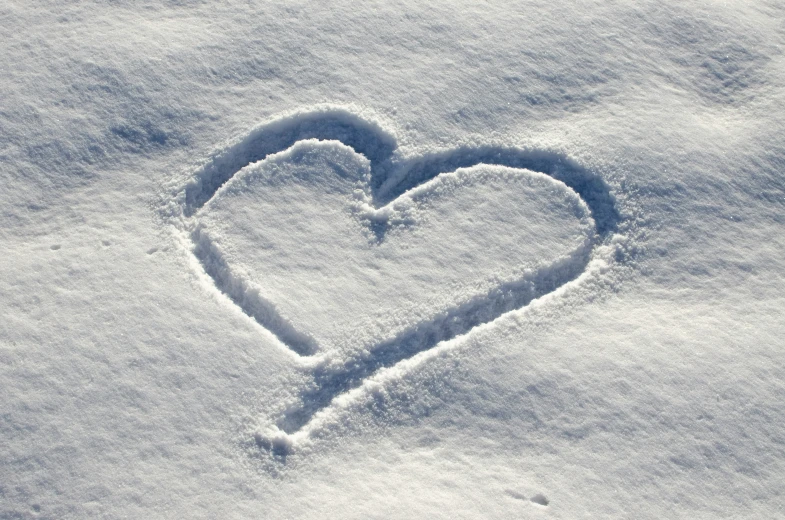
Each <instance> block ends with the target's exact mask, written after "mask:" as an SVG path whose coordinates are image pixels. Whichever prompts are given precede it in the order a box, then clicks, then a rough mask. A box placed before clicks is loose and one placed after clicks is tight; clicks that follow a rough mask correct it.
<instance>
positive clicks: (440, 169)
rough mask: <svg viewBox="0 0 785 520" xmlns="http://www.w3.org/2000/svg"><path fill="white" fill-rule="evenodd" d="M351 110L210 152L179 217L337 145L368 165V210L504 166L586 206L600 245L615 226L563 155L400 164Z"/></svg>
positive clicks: (596, 182)
mask: <svg viewBox="0 0 785 520" xmlns="http://www.w3.org/2000/svg"><path fill="white" fill-rule="evenodd" d="M357 112H358V111H356V110H352V109H348V108H345V107H339V106H332V105H325V106H320V107H316V108H311V109H308V110H299V111H295V112H292V113H290V114H288V115H285V116H282V117H277V118H275V119H274V120H271V121H268V122H265V123H262V124H261V125H259V126H257V127H256V128H254V129H253V130H252V131H250V132H249V133H248V134H247V135H245V136H244V137H241V138H238V139H235V140H234V141H232V142H230V143H229V144H228V145H226V146H225V147H223V148H222V149H220V150H218V151H217V152H215V153H214V154H212V156H211V157H210V159H209V160H208V161H207V162H205V164H203V165H202V166H201V167H200V168H198V169H197V170H196V171H195V172H194V173H193V175H192V176H191V178H190V180H189V181H188V182H187V184H186V186H185V189H184V190H182V192H181V195H180V197H179V200H180V211H181V212H182V214H183V215H184V216H186V217H190V216H192V215H193V214H194V213H196V212H197V211H198V210H199V209H200V208H201V207H202V206H204V205H205V204H206V203H207V202H208V201H209V200H210V199H211V198H212V197H213V196H214V195H215V193H216V192H217V191H218V189H219V188H220V187H221V186H223V185H224V184H225V183H226V182H227V181H228V180H230V179H231V178H232V177H233V176H234V175H235V174H236V173H237V172H239V171H240V170H241V169H243V168H244V167H245V166H247V165H248V164H251V163H253V162H256V161H260V160H262V159H264V158H266V157H268V156H270V155H272V154H275V153H278V152H281V151H284V150H286V149H288V148H290V147H291V146H292V145H294V144H295V143H296V142H298V141H302V140H306V139H318V140H334V141H340V142H341V143H343V144H345V145H346V146H349V147H351V148H353V149H354V151H356V152H357V153H359V154H362V155H363V156H365V157H366V158H367V159H368V160H369V161H370V164H371V179H370V190H371V197H372V202H373V204H374V205H375V206H377V207H379V206H383V205H384V204H386V203H388V202H390V201H391V200H393V199H395V198H396V197H397V196H399V195H401V194H402V193H404V192H406V191H408V190H409V189H411V188H412V187H414V186H417V185H419V184H422V183H424V182H426V181H428V180H430V179H433V178H434V177H436V176H437V175H439V174H441V173H446V172H451V171H454V170H456V169H458V168H466V167H470V166H474V165H477V164H488V165H499V166H508V167H511V168H520V169H527V170H532V171H535V172H540V173H544V174H546V175H549V176H551V177H553V178H555V179H557V180H559V181H561V182H563V183H564V184H566V185H567V186H568V187H570V188H571V189H572V190H574V191H575V192H576V193H577V194H578V196H579V197H581V199H583V200H584V202H585V203H586V205H587V206H588V207H589V209H590V211H591V213H592V217H593V218H594V221H595V223H596V227H597V233H598V235H599V237H600V238H601V239H604V238H606V237H608V236H610V235H611V234H612V233H613V232H614V231H615V230H616V228H617V225H618V223H619V220H620V215H619V213H618V211H617V210H616V205H615V201H614V197H613V195H612V194H611V192H610V189H609V187H608V185H607V184H606V183H605V182H604V181H603V180H602V178H601V177H600V176H599V175H597V174H596V173H595V172H593V171H591V170H589V169H586V168H584V167H582V166H581V165H579V164H578V163H576V162H575V161H573V160H571V159H569V158H568V157H566V156H565V155H563V154H561V153H557V152H552V151H548V150H540V149H531V148H513V147H509V146H496V145H492V144H489V145H483V146H465V145H462V146H459V147H456V148H453V149H446V150H440V151H436V152H429V153H426V154H422V155H420V156H417V157H415V158H404V157H402V156H400V154H399V153H398V152H397V151H396V150H397V139H396V137H395V135H394V133H393V132H392V131H391V130H389V129H387V128H386V127H385V126H384V125H382V124H380V123H379V122H377V121H374V120H372V119H370V118H367V117H365V116H363V115H361V114H359V113H357Z"/></svg>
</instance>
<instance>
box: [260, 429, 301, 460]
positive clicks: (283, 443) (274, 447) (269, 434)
mask: <svg viewBox="0 0 785 520" xmlns="http://www.w3.org/2000/svg"><path fill="white" fill-rule="evenodd" d="M253 439H254V442H255V443H256V446H257V447H259V449H261V450H263V451H266V452H268V453H270V454H271V455H274V456H278V457H285V456H287V455H290V454H291V453H293V452H294V446H295V439H294V435H290V434H288V433H286V432H285V431H283V430H281V429H280V428H278V427H277V426H271V427H269V428H267V429H266V430H265V431H263V432H262V431H257V432H256V433H254V436H253Z"/></svg>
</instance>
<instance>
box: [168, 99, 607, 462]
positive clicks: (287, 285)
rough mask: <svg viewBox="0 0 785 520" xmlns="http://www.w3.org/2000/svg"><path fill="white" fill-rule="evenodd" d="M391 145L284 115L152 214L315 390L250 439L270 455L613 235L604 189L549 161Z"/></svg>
mask: <svg viewBox="0 0 785 520" xmlns="http://www.w3.org/2000/svg"><path fill="white" fill-rule="evenodd" d="M396 147H397V146H396V139H395V137H394V135H393V134H392V133H391V132H389V131H387V130H385V129H383V128H382V127H381V126H380V125H378V124H376V123H374V122H372V121H369V120H366V119H364V118H362V117H361V116H358V115H356V114H354V113H353V112H351V111H349V110H346V109H343V108H335V107H325V108H319V109H316V110H312V111H308V112H297V113H294V114H291V115H288V116H285V117H281V118H279V119H277V120H274V121H272V122H269V123H266V124H263V125H261V126H259V127H257V128H256V129H254V130H253V131H252V132H251V133H250V134H249V135H248V136H246V137H245V138H244V139H242V140H239V141H237V142H235V143H233V144H231V145H229V146H228V147H226V148H224V149H223V150H221V151H219V152H218V153H216V154H214V156H213V157H212V158H211V160H210V161H209V162H207V163H206V164H205V165H204V166H203V167H202V168H200V169H199V170H197V172H196V173H195V174H194V175H192V176H191V178H190V180H189V182H188V183H187V184H186V186H185V188H184V189H181V190H179V192H178V195H177V196H176V197H175V198H174V199H173V201H172V202H173V203H172V205H170V206H169V210H170V215H175V216H176V217H177V218H175V219H174V221H175V222H177V223H178V227H179V228H180V229H181V230H182V231H184V232H185V233H186V235H187V237H188V239H189V240H190V241H192V243H193V248H192V251H193V254H194V255H195V257H196V258H197V259H198V260H199V262H200V264H201V266H202V268H203V269H204V272H205V273H206V274H207V275H209V278H210V279H212V281H213V283H214V284H215V286H216V287H217V288H218V289H219V290H220V291H221V292H222V293H223V294H224V295H226V296H227V297H228V299H229V300H230V301H231V302H233V303H234V304H235V305H237V306H238V307H239V308H240V309H242V311H243V312H244V313H245V314H247V315H248V316H249V317H250V318H252V319H253V320H255V321H256V322H257V323H258V324H259V325H261V326H262V327H264V328H265V329H266V330H267V331H269V332H270V333H272V334H273V335H274V336H275V337H276V338H277V339H278V340H279V341H280V342H281V343H282V344H283V345H284V346H285V348H288V349H290V350H291V351H292V352H294V353H296V355H297V356H298V357H299V358H300V359H302V360H309V364H308V366H309V367H310V370H312V373H313V377H314V381H315V385H314V386H313V388H311V389H308V390H305V391H303V392H302V394H301V399H300V401H301V402H300V406H297V407H295V408H293V409H290V410H288V411H287V412H286V413H285V416H284V417H283V418H282V420H281V421H280V422H279V423H278V426H277V427H276V428H275V429H274V432H273V433H271V434H270V435H267V436H261V435H260V436H259V437H258V438H257V442H258V444H259V445H260V446H266V447H267V448H270V449H272V451H273V452H276V451H277V452H285V451H286V450H288V449H290V448H291V446H292V443H293V442H294V441H295V440H296V439H297V438H302V437H307V436H308V434H309V432H310V431H312V430H313V428H314V426H313V423H314V422H315V418H316V416H317V415H322V416H323V415H324V414H325V413H326V412H325V411H324V410H325V409H329V408H330V405H331V402H334V400H335V399H336V397H338V396H340V395H342V394H346V393H347V392H350V391H351V390H352V389H355V388H357V387H359V386H361V385H362V384H363V382H364V381H367V380H368V379H369V378H371V377H372V376H374V374H377V373H379V372H380V371H381V370H382V369H384V368H386V367H391V366H393V365H395V364H396V363H399V362H401V361H403V360H405V359H408V358H411V357H412V356H414V355H416V354H418V353H420V352H423V351H425V350H428V349H431V348H433V347H434V346H436V345H437V344H438V343H440V342H442V341H445V340H448V339H451V338H453V337H456V336H458V335H461V334H465V333H467V332H469V331H470V330H471V329H472V328H474V327H476V326H478V325H481V324H483V323H487V322H490V321H492V320H494V319H496V318H498V317H499V316H501V315H502V314H504V313H506V312H509V311H512V310H515V309H519V308H521V307H524V306H526V305H527V304H528V303H529V302H531V301H532V300H534V299H536V298H539V297H541V296H543V295H545V294H547V293H549V292H552V291H554V290H555V289H557V288H559V287H560V286H562V285H564V284H565V283H567V282H569V281H571V280H574V279H576V278H578V277H579V276H580V275H581V274H582V273H583V272H584V270H585V268H586V266H587V265H588V263H589V261H590V259H591V258H592V254H593V251H594V250H595V249H596V247H597V246H598V245H601V244H604V243H607V242H608V241H609V240H610V237H611V235H612V234H613V232H614V231H615V229H616V227H617V224H618V222H619V214H618V212H617V211H616V209H615V206H614V199H613V197H612V195H611V194H610V192H609V190H608V187H607V185H606V184H605V183H604V182H603V181H602V180H601V179H600V178H599V177H597V176H596V175H595V174H593V173H592V172H590V171H588V170H586V169H584V168H582V167H580V166H579V165H578V164H576V163H575V162H573V161H571V160H569V159H567V158H566V157H564V156H562V155H560V154H556V153H551V152H547V151H541V150H522V149H517V148H510V147H496V146H479V147H477V146H473V147H466V146H463V147H459V148H456V149H453V150H441V151H438V152H433V153H428V154H426V155H421V156H419V157H415V158H404V157H401V156H400V155H398V154H397V153H396ZM278 428H280V430H278Z"/></svg>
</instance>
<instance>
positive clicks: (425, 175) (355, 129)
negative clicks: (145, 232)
mask: <svg viewBox="0 0 785 520" xmlns="http://www.w3.org/2000/svg"><path fill="white" fill-rule="evenodd" d="M307 140H319V141H338V142H340V143H342V144H343V145H345V146H348V147H349V148H351V149H352V150H354V152H356V153H358V154H360V155H363V156H364V157H366V158H367V159H368V160H369V161H370V172H371V176H370V195H371V203H372V205H373V206H374V207H376V208H380V207H382V206H384V205H385V204H388V203H390V202H392V201H393V200H395V199H396V198H397V197H399V196H401V195H403V194H404V193H406V192H408V191H409V190H412V189H414V188H415V187H417V186H420V185H422V184H423V183H426V182H428V181H430V180H431V179H434V178H436V177H437V176H439V175H440V174H443V173H449V172H454V171H455V170H457V169H459V168H469V167H472V166H477V165H489V166H502V167H507V168H514V169H522V170H529V171H533V172H538V173H542V174H545V175H548V176H549V177H551V178H553V179H555V180H557V181H560V182H562V183H563V184H564V185H566V186H567V187H568V188H569V189H570V190H572V191H573V192H574V193H575V194H577V196H578V197H579V198H580V199H581V200H582V201H583V202H584V203H585V204H586V206H588V209H589V212H590V214H591V217H592V218H593V221H594V225H595V234H594V236H593V237H592V239H591V240H590V243H588V244H587V246H586V247H583V248H578V249H577V250H575V251H574V252H573V253H572V254H571V255H570V256H569V257H568V258H566V259H562V261H561V262H560V264H559V265H555V264H551V265H548V266H547V268H543V269H540V270H538V271H537V272H535V273H533V274H530V275H527V276H526V277H525V278H524V279H521V280H517V281H516V282H515V283H509V284H506V285H505V286H502V287H498V288H496V289H495V290H492V291H490V292H489V294H488V295H487V296H486V297H485V298H479V299H474V300H473V301H469V302H464V303H461V304H458V305H456V306H455V307H454V308H452V309H451V310H450V311H449V312H447V313H446V315H443V316H439V317H436V318H434V319H433V320H430V321H426V322H423V323H420V324H418V325H415V326H413V327H411V328H409V329H408V330H407V331H405V332H403V333H402V334H399V335H397V336H395V337H393V338H390V339H388V340H385V341H382V342H381V343H379V344H377V345H375V346H374V347H373V348H372V349H370V351H369V352H367V353H366V354H364V355H360V356H356V357H354V358H352V359H348V360H344V363H342V364H341V363H335V362H313V363H311V365H310V370H311V373H312V376H313V379H314V383H315V384H314V385H313V387H312V388H311V389H307V390H304V391H302V393H301V396H300V397H301V406H300V407H299V408H295V409H291V410H288V411H287V412H286V413H285V414H284V417H283V418H282V420H281V421H279V422H278V424H277V425H276V426H275V427H273V428H272V429H271V430H270V432H268V433H266V434H258V435H257V436H256V439H255V440H256V444H257V445H258V446H259V447H260V448H263V449H265V450H267V451H270V452H271V453H273V454H274V455H279V456H284V457H285V455H286V454H287V453H289V452H290V451H291V449H292V447H293V445H294V442H295V440H296V439H302V438H305V437H307V436H308V434H309V432H310V430H311V428H309V425H310V424H311V423H313V422H314V418H315V416H316V415H317V414H318V413H320V412H321V411H323V410H326V409H328V408H329V407H330V405H331V403H332V402H333V401H334V400H335V399H336V398H337V397H339V396H341V395H345V394H347V393H348V392H350V391H352V390H353V389H357V388H358V387H359V386H361V385H362V384H363V382H364V381H367V380H368V379H369V378H371V377H372V376H374V375H375V374H378V373H379V372H380V371H381V370H383V369H385V368H388V367H392V366H394V365H396V364H398V363H400V362H402V361H404V360H407V359H410V358H412V357H413V356H415V355H417V354H418V353H421V352H424V351H428V350H430V349H432V348H433V347H435V346H436V345H437V344H439V343H441V342H443V341H446V340H450V339H452V338H455V337H457V336H461V335H464V334H467V333H469V332H470V331H471V330H472V329H474V328H475V327H477V326H479V325H482V324H484V323H489V322H491V321H493V320H495V319H497V318H499V317H500V316H501V315H503V314H506V313H507V312H510V311H514V310H517V309H521V308H523V307H525V306H527V305H528V304H529V303H530V302H532V301H533V300H535V299H537V298H539V297H541V296H544V295H545V294H548V293H550V292H553V291H554V290H556V289H557V288H559V287H561V286H563V285H564V284H566V283H568V282H570V281H572V280H575V279H576V278H578V277H579V276H580V275H581V274H582V273H583V272H584V270H585V269H586V266H587V265H588V264H589V262H590V260H591V258H592V254H593V252H594V250H595V249H596V248H597V247H598V246H600V245H603V244H607V243H609V242H610V240H611V238H612V236H613V235H614V233H615V232H616V230H617V229H618V225H619V223H620V221H621V217H620V214H619V213H618V211H617V209H616V205H615V200H614V197H613V195H612V194H611V192H610V189H609V187H608V185H607V184H606V183H605V182H604V181H603V180H602V179H601V178H600V177H599V176H598V175H597V174H595V173H594V172H592V171H590V170H588V169H585V168H583V167H581V166H580V165H579V164H578V163H576V162H575V161H572V160H570V159H569V158H567V157H566V156H564V155H563V154H560V153H554V152H549V151H543V150H536V149H535V150H529V149H520V148H513V147H508V146H503V147H502V146H471V147H470V146H461V147H457V148H454V149H451V150H440V151H438V152H432V153H428V154H425V155H420V156H418V157H414V158H403V157H400V156H399V155H397V154H396V150H397V141H396V138H395V136H394V135H393V133H392V132H389V131H387V130H385V129H384V128H382V126H380V125H379V124H377V123H375V122H374V121H372V120H370V119H366V118H364V117H362V116H360V115H358V114H356V113H355V112H354V111H352V110H350V109H346V108H343V107H333V106H326V107H320V108H316V109H312V110H307V111H298V112H294V113H292V114H290V115H287V116H283V117H279V118H276V119H274V120H272V121H270V122H267V123H263V124H262V125H260V126H257V127H256V128H255V129H254V130H252V131H251V132H250V133H249V134H248V135H246V137H244V138H243V139H240V140H238V141H235V142H234V143H232V144H230V145H228V146H227V147H225V148H224V149H222V150H220V151H218V152H216V153H215V154H213V156H212V157H211V158H210V160H209V161H207V162H206V163H205V164H204V165H203V166H202V167H201V168H199V169H197V170H196V172H194V173H193V174H191V175H190V178H189V180H188V181H187V182H186V184H185V186H184V187H183V186H182V184H181V185H180V186H179V187H176V188H175V190H176V191H175V193H176V194H175V196H174V197H173V198H172V200H170V201H169V203H168V205H167V207H166V208H165V211H166V212H167V213H168V215H169V218H170V220H172V221H173V222H174V223H175V225H176V227H177V228H178V229H180V231H182V232H184V233H185V234H186V235H187V237H188V240H189V241H190V242H191V247H190V250H191V253H192V254H193V255H194V257H195V258H196V259H197V260H198V262H199V265H200V266H201V268H202V269H203V271H204V273H205V274H206V275H207V276H208V277H209V278H210V279H211V280H212V282H213V283H214V284H215V287H216V288H217V289H218V290H219V291H221V292H222V293H223V294H224V295H225V296H227V297H228V299H229V300H230V301H231V302H232V303H233V304H235V305H236V306H237V307H239V308H240V309H241V310H242V312H243V313H245V314H246V315H247V316H249V317H250V318H251V319H253V320H254V321H256V322H257V323H258V324H259V325H261V326H262V327H264V328H265V329H267V330H268V331H269V332H270V333H272V334H273V335H274V336H275V337H276V338H277V339H278V340H279V341H280V342H281V343H282V344H283V345H284V346H285V347H286V348H288V349H289V350H291V351H292V352H293V353H295V354H296V355H297V356H298V358H300V359H301V360H308V359H309V358H310V359H315V358H317V357H318V356H315V354H317V352H318V345H317V344H316V342H315V341H314V340H313V338H310V337H309V336H307V335H306V334H303V333H302V332H300V331H298V330H297V328H296V327H294V326H293V325H292V324H291V323H289V322H288V321H287V320H286V319H284V318H283V317H282V316H281V315H280V314H279V313H278V311H277V310H276V307H275V305H274V304H273V303H272V302H270V301H269V300H267V299H266V298H265V297H264V296H263V295H262V294H261V293H260V292H259V290H258V288H256V287H254V286H252V285H250V284H249V283H248V282H247V281H246V280H244V278H243V277H242V276H238V275H237V274H236V273H234V272H233V271H232V269H231V266H230V265H228V264H227V263H226V261H225V260H224V259H223V257H222V255H221V254H220V251H218V250H217V249H216V247H215V245H214V244H213V243H212V241H211V239H210V238H209V237H208V236H207V235H205V234H204V233H202V232H201V228H200V226H199V223H198V219H199V211H200V209H202V208H203V207H204V206H205V204H207V203H208V202H209V201H210V200H211V199H212V198H213V197H214V196H215V195H216V193H217V192H218V191H219V189H221V187H222V186H224V185H226V184H227V183H229V182H230V181H231V180H232V179H233V177H234V176H235V174H237V173H238V172H239V171H240V170H242V169H243V168H244V167H246V166H248V165H249V164H252V163H256V162H260V161H263V160H265V159H266V158H269V157H271V156H273V155H275V154H279V153H281V152H284V151H286V150H289V149H290V148H292V147H293V146H295V145H296V144H297V143H299V142H301V141H307ZM385 232H386V224H385V221H384V220H383V219H381V220H380V221H379V222H377V226H376V228H375V229H374V233H375V235H376V239H377V240H383V239H384V234H385ZM448 323H449V326H446V324H448Z"/></svg>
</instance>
